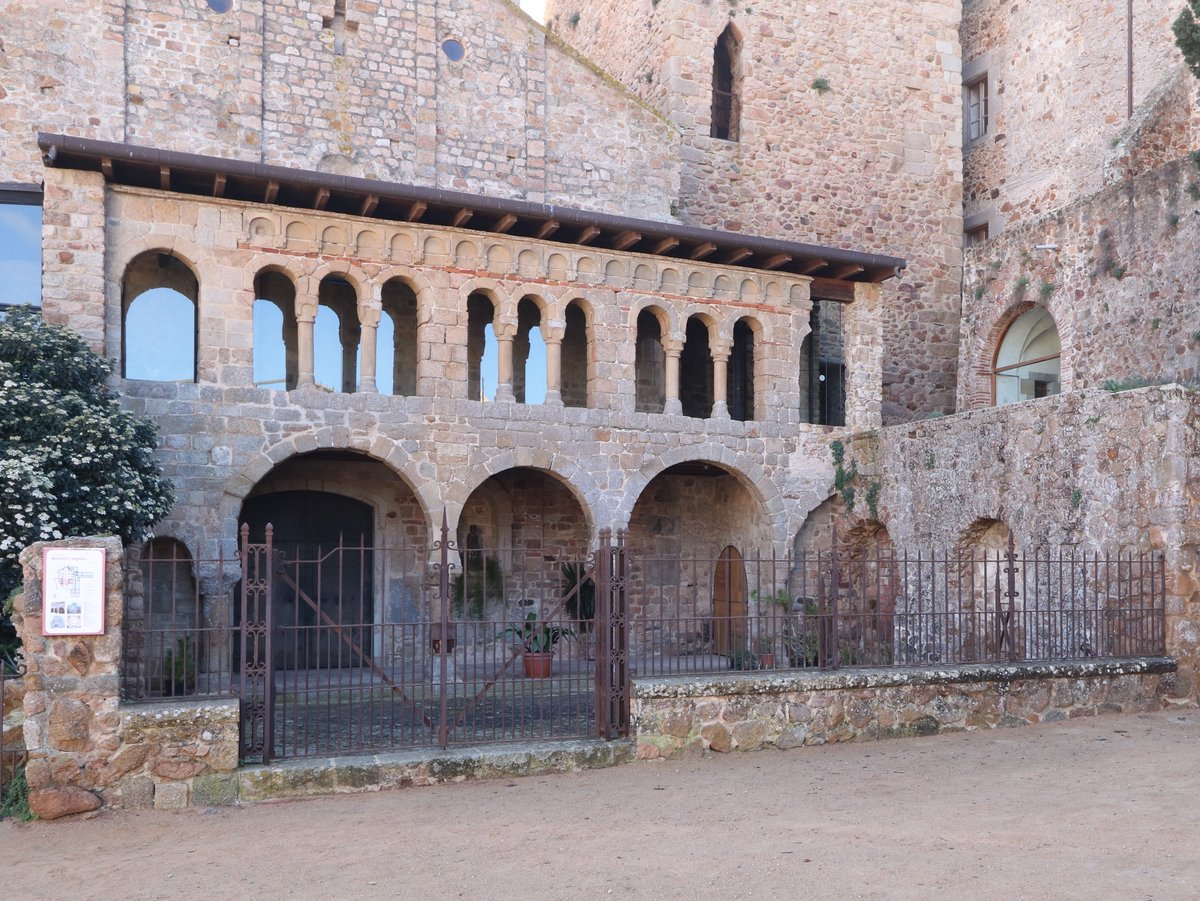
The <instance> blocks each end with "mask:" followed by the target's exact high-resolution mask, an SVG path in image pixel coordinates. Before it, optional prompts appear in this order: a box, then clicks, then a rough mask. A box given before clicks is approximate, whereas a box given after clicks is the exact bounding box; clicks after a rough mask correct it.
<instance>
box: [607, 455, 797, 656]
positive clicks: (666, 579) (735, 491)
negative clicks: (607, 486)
mask: <svg viewBox="0 0 1200 901" xmlns="http://www.w3.org/2000/svg"><path fill="white" fill-rule="evenodd" d="M748 481H749V480H748V479H747V478H746V477H745V476H744V475H743V474H741V473H737V472H735V471H734V470H733V469H732V468H731V467H728V466H726V465H723V464H718V463H714V462H710V461H704V460H693V461H686V462H681V463H675V464H672V465H670V466H668V467H666V468H665V469H664V470H662V471H661V472H659V473H658V474H657V475H655V476H654V477H653V478H651V479H650V480H649V481H648V482H647V483H646V485H645V487H644V488H642V490H641V492H640V493H639V494H638V497H637V500H636V502H635V503H634V505H633V508H632V512H631V514H630V518H629V527H628V533H627V537H626V546H627V548H628V554H627V558H628V560H629V564H630V574H629V576H630V578H629V584H628V586H627V593H628V605H629V611H628V612H629V617H630V650H631V653H632V654H634V655H635V656H638V655H640V656H650V657H656V658H662V659H664V660H669V661H670V662H669V664H664V665H669V666H670V668H671V669H672V670H687V669H689V668H691V669H697V668H703V667H711V666H713V665H714V662H715V661H714V658H720V657H727V658H729V660H730V661H734V660H735V658H738V659H740V658H741V657H742V655H749V654H750V653H752V651H753V647H752V645H753V643H754V641H755V640H756V638H757V637H758V635H759V629H760V624H759V622H758V619H759V617H760V614H761V613H762V611H763V610H769V608H770V604H769V598H770V597H772V596H774V594H775V593H777V592H779V591H784V592H785V593H786V583H787V568H786V562H785V561H786V557H784V556H782V555H777V554H775V553H774V552H773V546H774V542H773V541H772V537H773V530H772V523H773V517H772V514H771V511H770V510H769V509H768V507H767V504H766V503H765V502H764V500H763V499H762V497H761V496H760V495H759V493H758V492H757V491H755V490H753V489H752V488H751V487H750V486H749V484H748ZM760 608H761V609H760ZM764 637H765V636H764ZM717 665H719V664H717ZM731 665H733V664H731Z"/></svg>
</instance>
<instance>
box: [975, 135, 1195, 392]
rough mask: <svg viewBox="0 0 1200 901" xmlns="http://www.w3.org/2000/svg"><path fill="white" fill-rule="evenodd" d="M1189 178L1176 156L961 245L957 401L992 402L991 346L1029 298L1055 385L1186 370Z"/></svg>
mask: <svg viewBox="0 0 1200 901" xmlns="http://www.w3.org/2000/svg"><path fill="white" fill-rule="evenodd" d="M1198 185H1200V168H1198V167H1197V165H1196V164H1195V163H1194V162H1193V161H1192V160H1191V159H1188V158H1185V159H1181V160H1176V161H1175V162H1173V163H1171V164H1169V165H1166V166H1162V167H1160V168H1158V169H1155V170H1153V171H1151V172H1148V173H1146V174H1144V175H1141V176H1139V177H1138V178H1135V179H1132V180H1129V181H1123V182H1121V183H1119V184H1116V185H1113V186H1111V187H1108V188H1105V189H1103V190H1102V191H1100V192H1098V193H1096V194H1094V195H1090V196H1088V197H1085V198H1082V199H1080V200H1078V201H1077V202H1075V203H1073V204H1071V205H1069V206H1067V207H1065V208H1064V209H1062V210H1060V211H1058V212H1057V213H1055V214H1053V215H1047V216H1044V217H1041V218H1039V219H1033V220H1031V221H1029V222H1028V223H1026V224H1024V225H1022V226H1020V227H1014V228H1012V229H1010V230H1009V231H1007V232H1005V233H1004V234H1003V235H1000V236H999V237H997V238H993V239H992V240H990V241H988V242H987V243H986V244H983V245H981V246H979V247H975V248H972V249H971V250H970V251H969V252H968V254H967V266H966V279H965V283H964V315H963V337H962V342H961V345H960V358H959V372H960V376H959V398H958V404H959V409H971V408H976V407H980V406H985V405H988V404H990V403H992V386H991V366H992V363H993V360H994V359H995V354H996V349H997V347H998V346H999V343H1000V341H1001V340H1002V339H1003V336H1004V331H1005V329H1006V328H1007V326H1008V325H1009V323H1011V322H1012V320H1013V319H1014V318H1015V317H1016V316H1017V315H1018V314H1019V313H1020V312H1022V311H1023V310H1025V309H1028V308H1029V307H1030V306H1031V305H1033V304H1039V305H1041V306H1044V307H1045V308H1046V309H1048V310H1049V311H1050V313H1051V315H1052V316H1053V317H1054V321H1055V323H1056V325H1057V326H1058V331H1059V337H1060V339H1061V341H1062V348H1063V353H1062V369H1063V378H1062V384H1063V390H1064V391H1066V390H1071V389H1072V388H1088V387H1095V386H1098V385H1100V384H1102V383H1103V382H1105V381H1107V380H1124V379H1130V378H1140V379H1144V380H1146V381H1154V382H1159V381H1192V380H1194V379H1195V378H1196V377H1197V374H1198V373H1200V340H1198V338H1200V311H1198V310H1197V308H1196V304H1195V298H1196V296H1197V294H1198V293H1200V270H1198V269H1197V267H1196V258H1197V255H1198V254H1200V217H1198V216H1197V215H1195V212H1194V210H1195V208H1196V205H1197V204H1196V201H1195V200H1194V199H1193V195H1197V196H1200V187H1198ZM1038 245H1052V246H1055V247H1056V248H1057V249H1051V250H1038V249H1036V248H1037V246H1038Z"/></svg>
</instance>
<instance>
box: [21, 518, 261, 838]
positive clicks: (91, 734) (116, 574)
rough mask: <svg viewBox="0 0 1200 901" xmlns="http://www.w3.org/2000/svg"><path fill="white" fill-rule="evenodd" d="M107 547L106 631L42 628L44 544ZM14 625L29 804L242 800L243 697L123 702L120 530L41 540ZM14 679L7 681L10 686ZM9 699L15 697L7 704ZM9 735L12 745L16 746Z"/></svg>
mask: <svg viewBox="0 0 1200 901" xmlns="http://www.w3.org/2000/svg"><path fill="white" fill-rule="evenodd" d="M55 545H62V546H70V547H100V548H103V549H104V551H105V560H106V573H105V590H106V600H105V603H106V611H105V634H103V635H99V636H83V637H79V638H46V637H44V636H43V635H42V634H41V633H42V592H41V576H42V549H43V547H46V546H51V547H52V546H55ZM21 563H22V564H23V566H24V575H25V586H24V591H23V593H22V594H21V595H20V596H19V597H18V598H17V601H16V605H15V609H14V614H13V624H14V625H15V626H16V628H17V631H18V634H20V636H21V640H22V644H23V648H22V653H23V655H24V659H25V663H26V664H27V666H28V668H29V672H28V673H27V674H26V676H25V678H24V680H23V682H24V686H23V687H24V698H23V716H24V722H23V723H22V731H23V733H24V740H25V746H26V748H27V749H28V752H29V759H28V763H27V765H26V770H25V772H26V777H27V778H28V780H29V807H30V809H31V810H32V811H33V813H35V814H36V815H37V816H39V817H41V818H42V819H47V820H49V819H55V818H56V817H60V816H67V815H69V814H73V813H83V812H86V811H89V810H95V809H96V808H98V807H100V806H101V805H107V806H110V807H149V806H154V807H164V808H179V807H186V806H187V805H188V804H191V803H195V804H206V805H207V804H220V803H232V802H233V801H235V800H236V799H237V778H236V770H237V764H238V703H237V701H236V700H227V701H226V700H216V701H211V700H210V701H172V702H164V703H154V704H140V705H128V704H122V703H121V702H120V699H119V698H120V682H121V679H120V663H121V621H122V618H123V615H124V591H123V586H124V581H123V578H124V572H123V563H124V552H123V550H122V549H121V543H120V541H119V540H118V539H116V538H80V539H71V540H70V541H63V542H51V543H49V544H48V545H42V544H35V545H33V546H31V547H30V548H28V549H27V550H26V551H25V552H24V553H22V555H21ZM10 684H12V683H8V682H6V683H5V692H6V694H7V692H8V686H9V685H10ZM6 706H7V705H6ZM7 743H8V741H7V736H6V738H5V744H6V746H7Z"/></svg>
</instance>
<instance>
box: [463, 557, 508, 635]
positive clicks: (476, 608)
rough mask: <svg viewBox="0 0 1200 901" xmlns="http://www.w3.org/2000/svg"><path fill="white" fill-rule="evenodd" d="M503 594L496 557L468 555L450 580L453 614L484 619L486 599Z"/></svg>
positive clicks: (502, 577)
mask: <svg viewBox="0 0 1200 901" xmlns="http://www.w3.org/2000/svg"><path fill="white" fill-rule="evenodd" d="M503 597H504V572H503V570H501V568H500V561H499V560H497V559H496V558H495V557H483V556H482V555H481V554H480V553H479V552H474V551H473V552H471V553H469V554H467V558H466V560H464V561H463V569H462V571H460V572H457V573H455V574H454V576H453V578H451V579H450V604H451V609H452V610H453V611H454V615H455V616H463V617H466V618H468V619H483V611H484V607H485V606H486V604H487V602H488V601H499V600H500V599H501V598H503Z"/></svg>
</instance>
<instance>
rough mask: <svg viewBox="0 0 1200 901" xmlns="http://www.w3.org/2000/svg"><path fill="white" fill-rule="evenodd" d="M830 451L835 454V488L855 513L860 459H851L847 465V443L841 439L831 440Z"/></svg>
mask: <svg viewBox="0 0 1200 901" xmlns="http://www.w3.org/2000/svg"><path fill="white" fill-rule="evenodd" d="M829 452H830V453H831V454H832V455H833V466H834V471H833V487H834V490H835V491H837V493H838V494H839V495H841V498H842V503H843V504H845V505H846V510H847V511H848V512H850V513H853V512H854V503H855V494H856V491H855V488H854V480H855V479H857V478H858V461H857V460H851V461H850V466H849V467H847V466H846V465H845V463H846V445H844V444H843V443H842V442H840V441H834V442H831V443H830V445H829Z"/></svg>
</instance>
